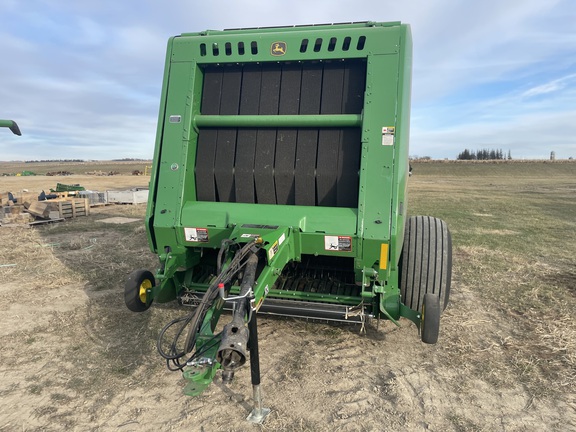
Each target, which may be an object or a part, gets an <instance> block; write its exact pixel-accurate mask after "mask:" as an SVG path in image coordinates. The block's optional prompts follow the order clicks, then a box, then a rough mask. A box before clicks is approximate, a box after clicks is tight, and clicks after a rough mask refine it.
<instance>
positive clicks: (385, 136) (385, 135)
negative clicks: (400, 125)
mask: <svg viewBox="0 0 576 432" xmlns="http://www.w3.org/2000/svg"><path fill="white" fill-rule="evenodd" d="M395 134H396V128H395V127H394V126H385V127H383V128H382V145H383V146H392V145H394V135H395Z"/></svg>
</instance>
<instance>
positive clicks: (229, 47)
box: [224, 42, 232, 56]
mask: <svg viewBox="0 0 576 432" xmlns="http://www.w3.org/2000/svg"><path fill="white" fill-rule="evenodd" d="M224 47H225V50H226V55H227V56H229V55H232V44H231V43H230V42H226V45H224Z"/></svg>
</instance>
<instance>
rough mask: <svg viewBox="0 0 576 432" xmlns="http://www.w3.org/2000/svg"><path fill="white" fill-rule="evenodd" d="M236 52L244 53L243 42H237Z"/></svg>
mask: <svg viewBox="0 0 576 432" xmlns="http://www.w3.org/2000/svg"><path fill="white" fill-rule="evenodd" d="M238 54H240V55H244V42H238Z"/></svg>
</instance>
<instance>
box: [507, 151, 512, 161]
mask: <svg viewBox="0 0 576 432" xmlns="http://www.w3.org/2000/svg"><path fill="white" fill-rule="evenodd" d="M508 160H512V152H511V151H510V150H508Z"/></svg>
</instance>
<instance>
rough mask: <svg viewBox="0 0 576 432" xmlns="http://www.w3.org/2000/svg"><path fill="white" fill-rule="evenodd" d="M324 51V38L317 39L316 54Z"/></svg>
mask: <svg viewBox="0 0 576 432" xmlns="http://www.w3.org/2000/svg"><path fill="white" fill-rule="evenodd" d="M320 49H322V38H318V39H316V43H315V44H314V52H320Z"/></svg>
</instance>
